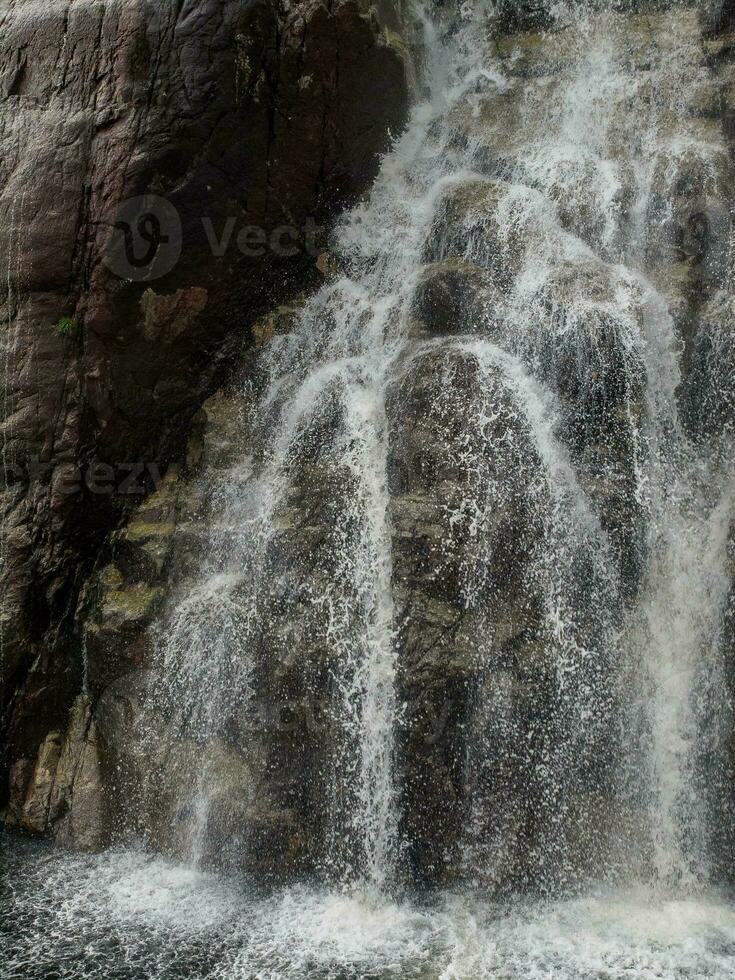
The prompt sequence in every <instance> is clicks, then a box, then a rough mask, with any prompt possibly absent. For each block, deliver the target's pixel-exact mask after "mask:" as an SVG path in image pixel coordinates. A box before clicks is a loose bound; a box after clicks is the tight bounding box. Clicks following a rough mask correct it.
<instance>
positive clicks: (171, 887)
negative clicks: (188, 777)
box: [0, 837, 735, 980]
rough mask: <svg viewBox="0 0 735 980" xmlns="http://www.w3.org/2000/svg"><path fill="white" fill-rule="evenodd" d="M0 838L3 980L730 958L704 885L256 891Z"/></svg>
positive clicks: (285, 976) (224, 979) (513, 974)
mask: <svg viewBox="0 0 735 980" xmlns="http://www.w3.org/2000/svg"><path fill="white" fill-rule="evenodd" d="M2 844H3V846H4V854H3V857H2V859H0V861H1V866H2V874H1V875H0V977H2V978H3V980H10V978H13V980H16V978H20V977H23V978H28V980H47V978H50V977H57V978H59V980H61V978H64V980H67V978H68V980H99V978H100V977H106V978H111V980H118V978H119V980H127V978H131V980H132V978H135V980H149V978H150V980H168V978H171V980H173V978H175V977H181V978H192V980H193V978H197V980H199V978H201V980H204V978H207V980H215V978H216V980H256V978H257V980H291V978H293V980H311V978H313V980H326V978H332V980H337V978H364V977H376V978H386V980H387V978H391V977H400V978H406V980H412V978H416V980H419V978H420V980H455V978H456V980H460V978H461V980H484V978H488V980H491V978H492V980H545V978H549V980H551V978H555V980H593V978H600V980H603V978H604V980H627V978H630V977H635V978H636V980H649V978H650V980H654V978H656V980H660V978H666V980H675V978H682V980H683V978H687V980H699V978H702V980H704V978H708V980H724V978H728V977H730V976H732V967H733V962H734V961H735V960H734V958H735V905H733V903H732V902H730V901H728V900H726V899H725V897H723V896H718V895H716V894H702V895H698V896H696V897H690V898H686V897H682V898H676V897H673V896H671V895H667V894H666V893H656V892H653V891H648V890H646V889H633V890H630V891H621V892H609V893H600V894H593V895H588V896H585V897H577V898H570V899H568V900H565V901H556V902H549V903H530V902H529V903H520V902H516V903H511V904H507V905H500V904H497V903H492V902H490V901H484V900H483V899H482V898H481V897H479V896H477V895H471V896H470V895H463V894H458V893H449V894H443V895H441V896H436V897H434V898H432V899H427V900H426V901H421V902H415V901H411V900H409V899H403V900H391V899H388V898H386V897H384V896H380V895H377V894H375V893H374V892H366V891H360V890H359V889H346V890H345V891H326V890H323V889H318V888H310V887H307V886H294V887H291V888H287V889H282V890H278V891H277V892H275V893H270V894H269V893H267V892H265V891H264V890H262V889H257V888H256V887H255V886H253V885H251V884H250V883H248V882H247V880H243V879H227V878H219V877H216V876H214V875H209V874H205V873H203V872H201V871H197V870H194V869H192V868H190V867H185V866H181V865H177V864H172V863H169V862H166V861H164V860H163V859H161V858H157V857H152V856H150V855H145V854H144V853H141V852H135V851H128V852H119V851H115V852H110V853H108V854H105V855H101V856H97V857H69V856H64V855H60V854H58V853H53V852H52V851H50V850H48V849H47V848H46V847H44V846H42V845H34V846H33V847H31V846H29V845H28V844H27V843H20V842H18V841H11V840H10V839H9V838H7V837H5V838H3V839H2Z"/></svg>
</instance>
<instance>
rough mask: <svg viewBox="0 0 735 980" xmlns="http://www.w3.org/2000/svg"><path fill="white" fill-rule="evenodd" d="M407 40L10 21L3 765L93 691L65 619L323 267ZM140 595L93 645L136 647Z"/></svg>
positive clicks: (376, 31) (340, 14) (262, 6)
mask: <svg viewBox="0 0 735 980" xmlns="http://www.w3.org/2000/svg"><path fill="white" fill-rule="evenodd" d="M402 30H403V22H402V19H401V11H400V8H399V5H398V4H393V3H390V2H387V3H383V4H382V5H381V6H380V11H379V12H377V13H376V11H375V10H374V9H373V8H372V7H370V5H369V4H367V3H364V2H363V0H340V2H337V3H332V4H325V3H320V2H317V0H308V2H302V3H298V4H291V5H281V4H279V3H277V2H275V0H251V2H248V3H244V4H243V3H241V2H238V0H204V2H202V0H191V2H190V0H186V2H184V3H178V4H173V3H170V2H167V0H166V2H164V0H151V2H144V0H135V2H126V0H125V2H124V0H116V2H112V3H106V4H102V3H97V2H92V0H82V2H73V3H72V2H67V0H45V2H42V3H34V4H23V3H15V2H13V0H4V2H3V3H2V4H1V5H0V98H1V100H2V101H1V102H0V147H2V153H1V156H2V162H1V163H0V265H2V269H3V275H2V280H3V282H2V285H1V286H0V320H2V321H3V323H4V325H5V329H4V330H3V339H2V356H3V359H4V363H5V369H4V371H3V409H4V411H3V417H4V421H3V425H2V436H1V438H2V453H3V462H4V464H5V468H6V470H7V478H6V482H5V484H4V486H3V488H2V494H1V497H0V507H1V509H2V515H3V517H2V521H3V524H2V568H1V570H0V576H2V595H3V601H2V609H1V611H0V618H1V623H0V626H1V628H2V633H1V638H0V648H1V652H0V677H1V679H2V694H1V697H0V709H1V710H2V719H3V720H2V731H3V733H4V734H3V740H4V741H5V743H6V751H5V755H4V757H3V760H4V761H3V762H2V766H1V767H0V768H2V769H3V771H4V772H7V771H8V769H9V768H10V767H14V768H13V772H14V773H15V776H16V777H18V773H19V772H20V769H19V768H18V763H19V760H22V759H23V758H26V757H27V756H28V755H30V756H35V752H36V747H37V746H38V744H39V743H40V742H41V740H42V739H43V738H44V736H45V734H46V732H47V731H48V730H49V727H53V726H54V725H58V726H60V727H61V726H62V724H63V722H64V718H65V716H66V713H67V710H68V705H69V703H70V698H71V696H72V692H73V691H74V690H77V689H78V687H79V682H80V671H81V667H80V663H81V657H80V653H79V651H78V650H75V649H74V646H73V644H72V643H71V641H70V640H69V639H68V637H69V625H70V621H71V617H72V616H73V609H74V604H75V596H76V593H77V591H78V589H79V586H80V583H81V581H82V579H83V576H84V573H85V569H86V568H87V567H88V566H89V563H90V562H91V561H92V560H93V559H94V555H95V553H96V550H97V549H98V547H99V544H100V542H101V540H102V538H103V536H104V534H105V533H106V531H107V530H108V529H109V528H110V527H111V526H114V524H115V522H116V521H118V520H119V517H120V515H121V514H122V513H124V512H125V511H126V509H129V506H130V504H131V502H135V499H136V496H137V497H138V498H139V497H140V495H141V494H142V493H144V492H146V491H147V490H148V489H149V488H150V486H151V484H152V483H153V482H155V481H156V479H157V477H158V475H159V473H160V472H161V471H162V470H163V468H164V467H165V463H166V461H167V460H168V459H169V458H170V457H171V455H172V454H175V453H176V452H178V451H180V449H181V446H182V443H183V439H182V432H183V430H184V427H185V426H186V424H187V423H188V420H189V419H190V418H191V416H192V415H193V414H194V412H195V411H196V410H197V409H198V407H199V406H200V405H201V403H202V401H203V400H204V398H205V397H206V396H207V394H208V393H209V392H211V391H212V390H213V388H214V387H215V386H216V384H217V382H218V380H219V379H220V378H221V376H222V374H223V372H224V370H225V368H226V364H227V359H228V357H229V355H230V354H231V352H233V351H239V350H240V349H242V347H243V346H245V347H247V346H248V345H249V343H250V336H249V329H250V326H251V324H252V323H253V322H254V321H255V319H256V318H257V315H258V313H259V312H262V311H263V310H265V309H267V308H268V307H269V306H270V305H272V301H273V295H274V292H275V291H276V290H277V293H278V297H279V299H286V298H287V296H288V293H289V291H293V290H294V289H296V288H297V287H299V288H301V287H303V286H304V284H306V283H308V282H309V281H310V279H311V277H312V276H314V275H318V274H317V273H316V272H315V269H314V256H315V254H316V253H315V234H316V233H315V231H314V227H315V225H316V224H317V223H319V222H323V221H325V220H327V219H328V218H329V216H330V215H331V214H332V212H333V211H334V209H335V208H336V207H339V206H341V205H343V204H345V203H346V202H348V201H349V200H350V199H352V198H354V196H355V195H356V194H358V193H359V192H360V191H361V190H362V189H363V188H364V187H365V186H366V184H367V182H368V181H369V180H370V179H371V177H372V176H373V174H374V173H375V169H376V160H377V155H378V154H379V153H380V152H381V151H382V150H384V149H385V148H386V146H387V144H388V140H389V134H390V133H391V132H393V133H395V132H396V131H397V130H399V129H400V127H401V125H402V124H403V121H404V118H405V113H406V107H407V95H408V87H409V84H410V70H409V65H408V60H407V55H406V48H405V46H404V44H403V42H402V41H401V39H400V34H399V32H401V31H402ZM140 195H149V198H148V201H147V202H139V203H138V204H134V205H124V202H126V201H129V200H130V199H135V198H138V197H139V196H140ZM150 195H153V196H154V198H155V200H154V201H153V203H151V198H150ZM161 200H163V202H164V203H163V204H162V203H161ZM165 202H168V203H165ZM149 211H150V212H151V213H152V217H151V215H150V214H149V213H148V212H149ZM125 224H127V228H128V230H127V232H126V230H125ZM116 225H117V227H116ZM126 234H127V236H128V238H130V236H131V235H132V252H130V250H128V251H129V254H128V253H127V252H126V251H125V244H126V237H125V236H126ZM161 236H163V237H161ZM165 238H168V242H166V241H165V240H164V239H165ZM179 239H180V244H181V245H182V250H181V255H180V258H179V260H178V261H174V260H175V258H176V253H177V251H178V244H179ZM131 256H132V259H133V260H134V261H132V262H131V261H129V260H130V258H131ZM172 256H173V258H172ZM151 560H152V561H154V559H153V558H152V559H151ZM138 598H139V600H140V601H139V603H138V604H137V605H136V607H135V609H131V608H128V607H126V608H125V609H114V608H113V607H112V606H111V607H110V608H108V609H106V610H105V611H103V613H101V614H100V615H101V616H102V619H101V621H100V623H99V624H98V625H99V633H98V636H99V638H100V642H105V641H106V636H107V634H106V632H105V631H106V630H108V629H114V630H117V629H118V628H119V629H120V630H121V631H122V632H123V633H125V634H126V635H128V634H130V635H131V636H132V635H133V633H134V632H135V630H136V629H137V628H138V626H139V624H140V623H141V622H142V621H143V619H144V618H145V616H147V615H148V611H149V605H148V604H147V603H148V600H149V599H150V600H151V603H152V602H153V598H152V597H150V596H147V595H146V596H143V595H142V592H141V595H140V596H139V597H138ZM113 605H114V604H113ZM151 608H152V607H151ZM131 656H134V657H135V658H139V657H142V656H143V653H142V652H140V651H139V652H135V653H134V654H133V653H131ZM90 682H91V683H92V684H93V685H94V684H97V683H99V684H102V678H90ZM21 768H22V766H21ZM5 782H6V780H5V777H3V783H5ZM16 782H17V779H16ZM16 788H17V787H16ZM4 795H5V791H4V790H3V791H2V796H4ZM16 795H17V794H16Z"/></svg>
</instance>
